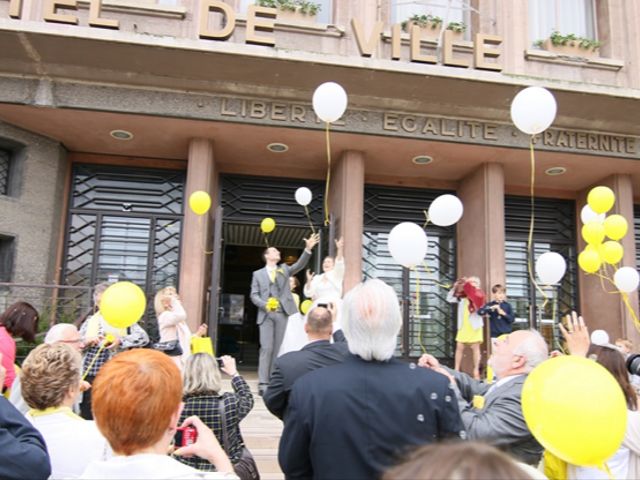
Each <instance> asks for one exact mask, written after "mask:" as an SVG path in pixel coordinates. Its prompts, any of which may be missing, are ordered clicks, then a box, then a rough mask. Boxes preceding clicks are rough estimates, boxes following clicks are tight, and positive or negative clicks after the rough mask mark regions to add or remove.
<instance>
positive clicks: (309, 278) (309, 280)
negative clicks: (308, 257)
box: [307, 269, 316, 283]
mask: <svg viewBox="0 0 640 480" xmlns="http://www.w3.org/2000/svg"><path fill="white" fill-rule="evenodd" d="M315 276H316V274H315V273H313V272H312V271H311V270H309V269H307V283H311V280H313V277H315Z"/></svg>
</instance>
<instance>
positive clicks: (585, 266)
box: [578, 250, 602, 273]
mask: <svg viewBox="0 0 640 480" xmlns="http://www.w3.org/2000/svg"><path fill="white" fill-rule="evenodd" d="M601 264H602V259H601V258H600V254H599V253H598V252H597V251H594V250H584V251H582V252H580V255H578V265H579V266H580V268H581V269H582V270H584V271H585V272H587V273H593V272H597V271H598V269H599V268H600V265H601Z"/></svg>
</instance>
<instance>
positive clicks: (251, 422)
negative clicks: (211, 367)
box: [222, 369, 284, 480]
mask: <svg viewBox="0 0 640 480" xmlns="http://www.w3.org/2000/svg"><path fill="white" fill-rule="evenodd" d="M240 374H241V375H242V376H243V377H244V379H245V380H246V381H247V383H248V384H249V385H250V386H251V391H252V393H253V398H254V402H255V403H254V407H253V410H251V413H249V415H248V416H247V418H245V419H244V420H243V421H242V422H241V423H240V430H241V432H242V437H243V438H244V441H245V443H246V445H247V447H248V448H249V450H251V453H253V456H254V458H255V459H256V463H257V464H258V470H259V471H260V476H261V478H262V480H276V479H283V478H284V475H283V474H282V471H281V470H280V466H279V465H278V442H279V441H280V434H281V433H282V422H281V421H280V420H279V419H278V418H277V417H274V416H273V415H271V413H269V410H267V408H266V407H265V406H264V402H263V401H262V398H261V397H260V396H259V395H258V374H257V372H256V371H255V369H253V370H244V371H243V370H240ZM223 375H224V374H223ZM222 388H223V391H232V389H231V382H230V381H229V379H228V377H227V378H226V379H225V380H224V381H223V387H222Z"/></svg>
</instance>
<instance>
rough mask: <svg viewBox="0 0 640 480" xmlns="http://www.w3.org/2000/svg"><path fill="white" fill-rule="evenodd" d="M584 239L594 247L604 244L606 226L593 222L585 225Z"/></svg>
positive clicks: (583, 227)
mask: <svg viewBox="0 0 640 480" xmlns="http://www.w3.org/2000/svg"><path fill="white" fill-rule="evenodd" d="M582 238H584V241H585V242H587V243H590V244H592V245H598V244H599V243H602V241H603V240H604V226H603V225H602V224H600V223H598V222H596V221H593V220H592V221H591V222H587V223H585V224H584V225H583V226H582Z"/></svg>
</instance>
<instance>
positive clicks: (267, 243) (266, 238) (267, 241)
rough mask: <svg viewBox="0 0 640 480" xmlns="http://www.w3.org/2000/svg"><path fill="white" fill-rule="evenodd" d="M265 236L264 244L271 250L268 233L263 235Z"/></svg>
mask: <svg viewBox="0 0 640 480" xmlns="http://www.w3.org/2000/svg"><path fill="white" fill-rule="evenodd" d="M263 236H264V243H265V244H266V245H267V248H269V237H268V236H267V234H266V233H263Z"/></svg>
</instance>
